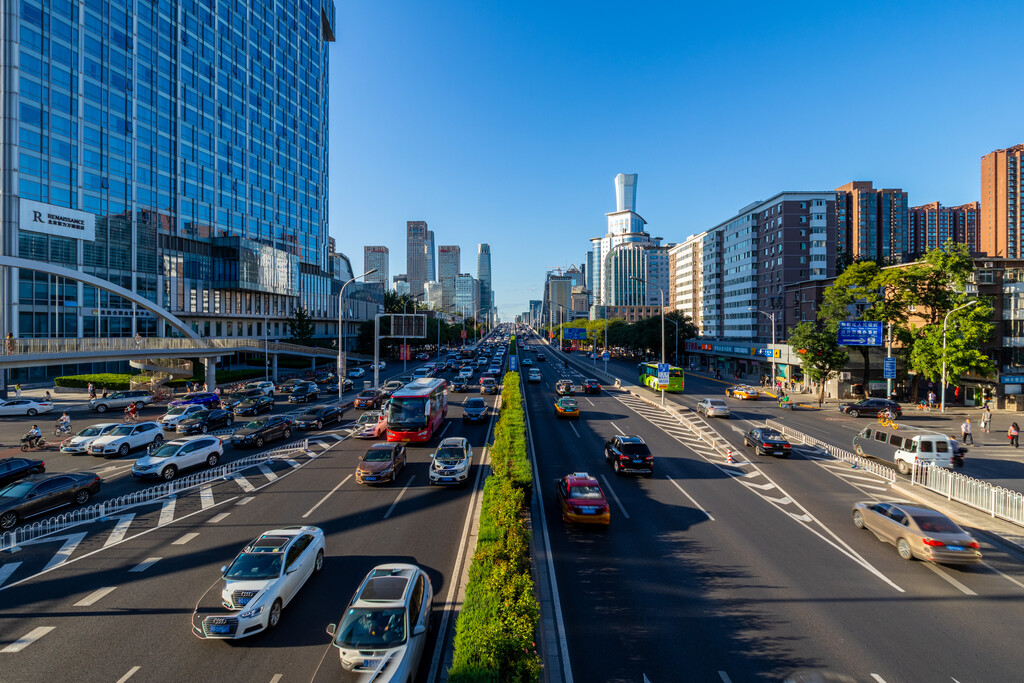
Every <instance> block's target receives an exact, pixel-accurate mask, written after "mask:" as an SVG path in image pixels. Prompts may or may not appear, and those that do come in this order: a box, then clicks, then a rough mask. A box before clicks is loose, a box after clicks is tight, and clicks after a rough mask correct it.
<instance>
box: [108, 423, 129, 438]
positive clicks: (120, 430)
mask: <svg viewBox="0 0 1024 683" xmlns="http://www.w3.org/2000/svg"><path fill="white" fill-rule="evenodd" d="M134 429H135V427H132V426H131V425H122V426H120V427H114V428H113V429H112V430H110V434H109V436H128V435H130V434H131V433H132V431H134Z"/></svg>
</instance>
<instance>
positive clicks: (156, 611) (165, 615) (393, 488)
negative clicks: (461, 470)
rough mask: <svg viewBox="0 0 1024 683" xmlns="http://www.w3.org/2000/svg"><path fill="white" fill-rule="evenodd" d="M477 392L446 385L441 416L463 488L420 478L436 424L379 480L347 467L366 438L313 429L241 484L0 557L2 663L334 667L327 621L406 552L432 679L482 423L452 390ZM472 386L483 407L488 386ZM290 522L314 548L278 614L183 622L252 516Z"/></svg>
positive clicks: (255, 676) (88, 675)
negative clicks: (233, 623) (469, 467)
mask: <svg viewBox="0 0 1024 683" xmlns="http://www.w3.org/2000/svg"><path fill="white" fill-rule="evenodd" d="M475 395H476V394H475V393H473V394H467V395H459V394H455V395H452V396H451V399H452V400H451V402H450V404H449V412H448V417H447V419H446V421H445V425H444V427H443V432H442V434H443V436H465V437H467V438H468V439H469V440H470V443H471V444H472V445H473V447H474V465H473V473H472V475H471V482H473V484H472V485H470V486H467V487H465V488H457V489H452V488H440V487H430V486H428V483H427V481H428V479H427V468H428V466H429V463H430V459H429V454H430V453H431V452H432V451H433V447H435V446H436V444H437V443H438V441H439V436H435V438H434V439H433V440H432V441H431V442H430V443H429V444H425V445H410V447H409V451H408V452H409V465H408V467H407V468H406V469H405V470H404V471H403V472H402V473H401V474H400V475H399V477H398V481H397V482H396V484H393V485H385V486H381V487H367V486H362V485H358V486H357V485H356V484H355V483H354V481H353V478H352V473H353V471H354V469H355V465H356V461H357V458H358V456H359V454H360V453H361V452H362V451H363V450H364V449H365V448H367V447H368V445H369V443H368V442H365V441H361V440H353V439H348V438H345V439H344V440H337V439H327V440H324V441H321V443H320V444H319V448H318V449H314V450H315V451H316V452H315V456H316V457H312V458H304V459H298V458H296V459H294V464H288V463H283V464H280V466H275V467H273V468H270V470H269V473H268V472H263V471H259V470H257V471H255V472H252V473H247V474H246V483H247V484H248V486H247V487H246V486H243V485H242V484H241V483H240V482H238V481H235V480H228V481H223V482H220V483H218V484H217V485H216V486H215V487H213V489H212V490H210V491H209V492H207V493H206V494H203V495H200V494H198V493H193V494H188V495H183V496H181V497H179V498H178V499H176V500H175V501H173V503H169V502H168V501H162V502H158V503H156V504H154V505H152V506H149V507H140V508H139V509H138V510H137V512H136V513H135V516H134V517H133V518H131V519H129V520H128V522H129V523H128V524H127V526H124V525H123V524H122V518H118V519H111V520H108V521H106V522H103V523H94V524H90V525H85V526H83V527H76V528H74V529H72V530H69V533H67V534H65V533H61V534H58V535H57V537H55V538H49V539H47V540H46V541H44V542H40V543H32V544H27V545H25V546H24V547H23V548H22V549H21V550H19V551H18V552H15V553H13V554H10V555H4V556H2V557H0V577H3V581H0V583H4V582H5V587H4V588H3V589H2V590H0V662H2V664H0V665H2V667H3V668H2V671H3V674H2V675H0V679H3V680H12V681H13V680H19V681H31V680H52V679H56V678H58V677H60V678H63V677H66V676H67V675H69V674H71V675H75V671H76V667H78V668H80V669H81V671H80V672H78V674H77V675H79V676H80V677H83V678H85V679H87V680H95V681H111V682H113V681H127V680H140V681H181V680H201V679H209V678H217V679H220V680H245V681H310V680H338V679H341V680H344V676H343V673H344V672H342V671H341V669H340V664H339V660H338V653H337V651H336V650H335V649H333V648H332V647H331V646H330V637H329V636H328V635H327V634H326V632H325V628H326V626H327V625H328V624H329V623H332V622H335V623H336V622H338V620H339V617H340V616H341V614H342V611H343V609H344V607H345V605H346V603H347V601H348V600H349V599H350V597H351V596H352V593H353V592H354V591H355V589H356V587H357V586H358V584H359V582H360V581H361V580H362V578H363V577H364V576H365V575H366V573H367V572H368V571H369V570H370V569H371V568H372V567H373V566H375V565H377V564H380V563H383V562H392V561H405V562H412V563H415V564H418V565H420V566H422V567H424V568H425V569H426V570H427V572H428V573H429V575H430V578H431V582H432V584H433V589H434V619H433V623H432V627H431V630H430V632H429V637H430V640H429V642H428V644H427V649H426V651H425V654H424V661H423V665H422V666H421V668H420V674H419V677H418V678H417V680H418V681H434V680H436V674H437V672H438V668H439V663H440V662H443V661H444V659H443V656H447V649H446V650H445V651H444V652H443V653H438V654H439V659H438V660H437V662H434V661H433V660H434V655H435V646H436V643H437V637H438V632H439V629H440V626H441V624H442V623H445V624H446V636H450V634H451V629H452V628H453V625H454V622H453V620H451V619H449V618H447V617H446V616H445V613H446V612H449V617H450V612H451V610H452V602H453V600H454V599H455V593H454V592H453V581H452V577H453V576H460V575H461V572H462V563H463V562H464V561H465V560H466V559H467V556H468V550H467V547H466V543H465V541H464V539H465V538H466V529H467V528H468V515H469V513H470V512H471V503H472V502H473V500H474V499H475V498H478V495H477V493H476V492H477V488H478V485H479V483H480V482H479V481H478V480H479V473H480V472H481V461H482V459H483V457H484V446H485V443H486V439H487V435H488V432H489V430H490V428H491V424H490V423H485V424H463V422H462V420H461V412H462V411H461V403H462V401H463V400H464V399H465V398H466V397H468V396H475ZM484 398H485V401H487V402H488V404H490V405H492V414H493V404H494V401H495V397H492V396H485V397H484ZM343 434H344V432H338V435H339V436H341V435H343ZM229 450H230V449H229ZM168 505H170V510H171V512H170V514H169V515H168V513H167V509H168ZM161 517H163V519H161ZM160 522H163V523H160ZM294 524H309V525H315V526H319V527H320V528H322V529H323V530H324V532H325V534H326V542H327V557H326V562H325V567H324V570H323V572H322V573H321V574H320V575H318V576H316V577H314V578H312V579H310V583H309V584H307V586H306V587H305V588H304V589H303V590H302V591H301V592H300V593H299V595H298V596H297V597H296V599H295V601H293V602H292V603H291V604H290V605H289V606H288V607H287V608H286V609H285V611H284V615H283V617H282V622H281V624H280V625H279V627H278V629H276V630H275V631H273V632H270V633H266V634H263V635H257V636H253V637H250V638H248V639H245V640H241V641H237V642H226V641H203V640H199V639H198V638H196V637H195V636H194V635H193V634H192V632H191V621H190V620H191V614H192V610H193V608H194V607H195V605H196V603H197V602H198V601H199V600H200V598H201V597H202V596H203V595H204V594H205V593H206V591H207V590H208V589H211V588H212V589H214V590H217V585H218V584H219V581H218V580H219V576H220V571H219V567H221V566H222V565H224V564H227V563H229V562H230V560H231V559H232V558H233V557H234V555H235V554H236V553H237V552H238V551H239V550H240V549H241V548H242V547H243V546H244V545H245V544H246V543H247V542H248V541H250V540H252V539H253V538H255V537H256V536H257V535H258V534H260V533H262V532H263V531H266V530H268V529H271V528H275V527H279V526H283V525H294ZM79 532H81V534H82V537H81V538H78V537H77V534H78V533H79ZM68 536H70V537H71V538H68ZM69 546H71V547H70V550H69V549H68V548H69ZM62 549H63V550H64V551H65V552H64V554H62V553H61V550H62ZM47 567H49V569H47ZM97 635H99V637H97ZM442 640H443V642H444V643H445V646H446V647H447V645H448V638H447V637H446V638H445V639H442ZM442 655H443V656H442ZM432 664H433V665H432Z"/></svg>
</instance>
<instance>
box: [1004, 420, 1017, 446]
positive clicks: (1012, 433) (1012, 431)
mask: <svg viewBox="0 0 1024 683" xmlns="http://www.w3.org/2000/svg"><path fill="white" fill-rule="evenodd" d="M1006 436H1007V437H1008V438H1009V439H1010V443H1011V444H1012V445H1013V447H1014V448H1020V444H1019V443H1018V442H1017V439H1018V438H1019V437H1020V427H1018V426H1017V423H1016V422H1014V423H1013V424H1012V425H1010V428H1009V429H1008V430H1006Z"/></svg>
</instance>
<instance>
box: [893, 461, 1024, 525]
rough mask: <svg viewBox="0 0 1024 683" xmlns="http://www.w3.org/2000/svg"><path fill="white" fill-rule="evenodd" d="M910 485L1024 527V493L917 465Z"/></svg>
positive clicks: (939, 469)
mask: <svg viewBox="0 0 1024 683" xmlns="http://www.w3.org/2000/svg"><path fill="white" fill-rule="evenodd" d="M910 483H911V484H912V485H914V486H923V487H925V488H926V489H928V490H930V491H934V492H935V493H938V494H941V495H943V496H945V497H946V499H947V500H955V501H956V502H958V503H963V504H964V505H969V506H971V507H972V508H975V509H977V510H981V511H982V512H987V513H988V514H989V515H991V516H992V517H999V518H1000V519H1005V520H1006V521H1008V522H1013V523H1014V524H1020V525H1022V526H1024V493H1020V492H1019V491H1014V490H1012V489H1007V488H1003V487H1002V486H993V485H992V484H990V483H988V482H986V481H981V480H980V479H975V478H974V477H968V476H966V475H963V474H960V473H959V472H952V471H950V470H947V469H945V468H943V467H932V466H927V465H919V464H917V463H914V468H913V469H912V470H911V472H910Z"/></svg>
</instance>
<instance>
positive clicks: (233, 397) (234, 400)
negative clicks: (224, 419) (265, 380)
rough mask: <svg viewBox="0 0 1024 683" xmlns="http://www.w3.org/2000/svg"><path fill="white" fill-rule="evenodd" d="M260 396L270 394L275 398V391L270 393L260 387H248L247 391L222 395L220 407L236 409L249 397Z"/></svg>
mask: <svg viewBox="0 0 1024 683" xmlns="http://www.w3.org/2000/svg"><path fill="white" fill-rule="evenodd" d="M260 396H270V397H271V398H273V397H274V392H273V391H271V392H270V393H267V392H266V391H264V390H263V389H260V388H258V387H255V388H252V389H246V390H245V391H235V392H233V393H230V394H228V395H227V396H221V400H220V407H221V408H224V409H225V410H234V409H235V408H237V407H238V405H239V404H240V403H241V402H242V401H244V400H246V399H248V398H258V397H260Z"/></svg>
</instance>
